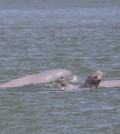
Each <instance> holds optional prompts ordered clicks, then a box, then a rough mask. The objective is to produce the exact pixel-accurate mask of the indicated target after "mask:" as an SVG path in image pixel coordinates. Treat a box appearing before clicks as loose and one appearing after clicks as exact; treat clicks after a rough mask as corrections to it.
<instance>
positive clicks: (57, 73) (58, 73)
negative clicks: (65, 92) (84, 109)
mask: <svg viewBox="0 0 120 134" xmlns="http://www.w3.org/2000/svg"><path fill="white" fill-rule="evenodd" d="M61 77H62V78H64V79H65V80H66V81H67V82H74V81H76V80H77V77H76V76H75V75H73V74H72V72H71V71H69V70H67V69H52V70H48V71H43V72H41V73H38V74H33V75H29V76H25V77H22V78H17V79H14V80H11V81H9V82H6V83H3V84H1V85H0V88H13V87H21V86H24V85H29V84H43V83H48V82H51V81H57V80H59V79H60V78H61Z"/></svg>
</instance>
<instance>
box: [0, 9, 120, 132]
mask: <svg viewBox="0 0 120 134" xmlns="http://www.w3.org/2000/svg"><path fill="white" fill-rule="evenodd" d="M119 16H120V10H119V8H99V9H97V8H77V9H52V10H50V9H48V10H39V9H37V10H29V11H28V10H0V83H3V82H6V81H8V80H11V79H13V78H16V77H18V76H24V75H28V74H34V73H37V72H40V71H44V70H48V69H52V68H66V69H69V70H71V71H72V72H73V73H75V74H76V75H77V76H78V77H79V82H78V84H80V83H81V82H83V81H84V79H85V78H86V76H87V75H88V74H89V73H91V72H93V71H95V70H102V71H103V72H104V73H105V78H104V79H117V78H118V79H119V78H120V71H119V69H120V53H119V52H120V45H119V44H120V38H119V37H120V19H119ZM119 98H120V92H119V89H111V90H107V89H100V90H94V89H91V90H89V91H88V90H86V91H61V90H59V89H58V88H56V87H55V88H54V89H53V88H52V87H51V88H43V87H39V86H36V87H34V86H30V87H23V88H17V89H11V90H1V91H0V132H1V133H3V134H13V133H17V134H19V133H20V134H21V133H25V134H29V133H35V134H39V133H41V134H47V133H48V134H53V133H57V134H61V133H74V134H75V133H89V134H97V133H119V132H120V129H119V128H120V119H119V113H120V105H119V103H120V99H119Z"/></svg>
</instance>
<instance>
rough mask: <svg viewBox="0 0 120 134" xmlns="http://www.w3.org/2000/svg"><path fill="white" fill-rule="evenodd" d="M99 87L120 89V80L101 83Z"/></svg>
mask: <svg viewBox="0 0 120 134" xmlns="http://www.w3.org/2000/svg"><path fill="white" fill-rule="evenodd" d="M99 86H100V87H105V88H119V87H120V80H108V81H101V82H100V84H99Z"/></svg>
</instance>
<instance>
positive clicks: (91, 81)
mask: <svg viewBox="0 0 120 134" xmlns="http://www.w3.org/2000/svg"><path fill="white" fill-rule="evenodd" d="M102 78H103V72H101V71H96V72H93V73H91V74H90V75H89V76H88V77H87V79H86V80H85V82H84V83H83V84H82V85H80V86H76V85H72V84H70V83H68V82H67V81H65V80H64V79H62V80H61V86H62V89H63V90H75V89H84V88H91V87H94V88H98V87H99V83H100V82H101V80H102Z"/></svg>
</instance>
